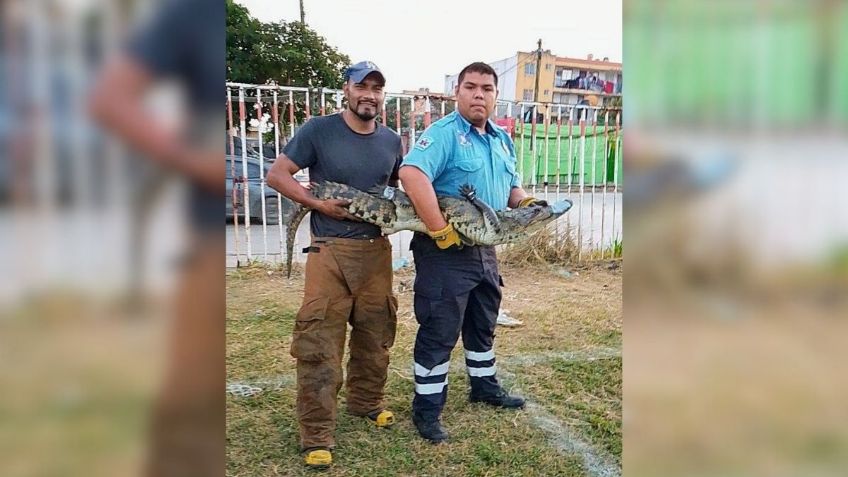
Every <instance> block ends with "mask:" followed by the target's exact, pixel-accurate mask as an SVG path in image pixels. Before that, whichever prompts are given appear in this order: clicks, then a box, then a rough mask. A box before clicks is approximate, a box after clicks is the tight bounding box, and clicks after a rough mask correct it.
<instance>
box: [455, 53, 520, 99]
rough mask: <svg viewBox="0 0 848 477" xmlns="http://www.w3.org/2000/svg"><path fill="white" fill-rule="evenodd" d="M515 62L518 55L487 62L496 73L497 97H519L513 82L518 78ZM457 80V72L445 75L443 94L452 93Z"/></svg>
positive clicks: (516, 62)
mask: <svg viewBox="0 0 848 477" xmlns="http://www.w3.org/2000/svg"><path fill="white" fill-rule="evenodd" d="M517 64H518V55H515V56H511V57H509V58H505V59H503V60H499V61H493V62H491V63H488V65H489V66H491V67H492V69H494V70H495V73H497V74H498V99H503V100H507V101H515V100H516V99H520V98H516V97H515V82H516V80H517V79H518V71H517V69H516V65H517ZM457 80H459V73H456V74H453V75H445V90H444V94H446V95H453V90H454V87H455V86H456V82H457Z"/></svg>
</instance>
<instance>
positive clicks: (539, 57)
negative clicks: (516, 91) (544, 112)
mask: <svg viewBox="0 0 848 477" xmlns="http://www.w3.org/2000/svg"><path fill="white" fill-rule="evenodd" d="M536 44H537V45H538V48H536V86H535V87H534V88H533V101H534V102H536V103H538V102H539V76H541V75H542V39H541V38H539V41H538V42H537V43H536ZM530 111H532V113H533V118H532V122H533V124H536V111H537V105H536V104H534V105H533V107H532V108H530ZM535 145H536V130H535V128H533V132H532V133H531V137H530V150H531V151H532V150H534V149H535V147H534V146H535Z"/></svg>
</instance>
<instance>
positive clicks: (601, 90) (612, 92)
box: [554, 78, 621, 96]
mask: <svg viewBox="0 0 848 477" xmlns="http://www.w3.org/2000/svg"><path fill="white" fill-rule="evenodd" d="M554 88H555V90H556V92H557V93H571V94H595V95H598V96H620V95H621V83H613V82H612V81H603V80H600V81H598V82H597V83H595V84H594V85H589V84H586V83H584V82H582V81H580V80H579V79H577V78H575V79H571V80H565V81H563V80H561V79H556V80H554Z"/></svg>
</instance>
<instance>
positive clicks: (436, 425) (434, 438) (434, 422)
mask: <svg viewBox="0 0 848 477" xmlns="http://www.w3.org/2000/svg"><path fill="white" fill-rule="evenodd" d="M412 422H413V423H414V424H415V428H416V429H418V433H419V434H421V437H423V438H424V439H427V440H428V441H430V442H432V443H433V444H438V443H440V442H444V441H446V440H448V431H446V430H445V428H444V427H442V423H441V422H439V418H438V417H437V418H434V419H427V418H424V417H421V416H419V415H417V414H413V415H412Z"/></svg>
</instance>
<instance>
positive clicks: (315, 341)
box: [291, 237, 397, 449]
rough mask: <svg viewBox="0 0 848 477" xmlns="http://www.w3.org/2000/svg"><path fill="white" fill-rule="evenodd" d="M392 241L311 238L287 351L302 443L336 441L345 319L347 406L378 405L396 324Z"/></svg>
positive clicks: (364, 409)
mask: <svg viewBox="0 0 848 477" xmlns="http://www.w3.org/2000/svg"><path fill="white" fill-rule="evenodd" d="M391 251H392V247H391V244H390V243H389V241H388V240H387V239H386V238H384V237H381V238H376V239H370V240H368V239H365V240H353V239H339V238H320V237H315V238H313V239H312V244H311V247H310V253H309V255H308V258H307V261H306V286H305V290H304V296H303V305H302V306H301V308H300V311H298V313H297V318H296V322H295V329H294V336H293V339H292V347H291V354H292V356H294V357H295V358H297V419H298V422H299V424H300V445H301V449H307V448H310V447H329V448H332V447H333V446H334V444H335V441H334V437H333V432H334V431H335V427H336V396H337V395H338V392H339V390H340V389H341V385H342V368H341V363H342V356H343V355H344V344H345V337H346V334H347V325H348V323H350V325H351V327H352V330H351V333H350V359H349V361H348V363H347V383H346V384H347V410H348V412H349V413H351V414H353V415H357V416H364V415H366V414H368V413H371V412H373V411H376V410H378V409H381V408H382V406H383V387H384V386H385V384H386V373H387V370H388V366H389V348H390V347H391V346H392V344H393V343H394V339H395V330H396V327H397V298H395V296H394V295H392V264H391V257H392V253H391Z"/></svg>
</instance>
